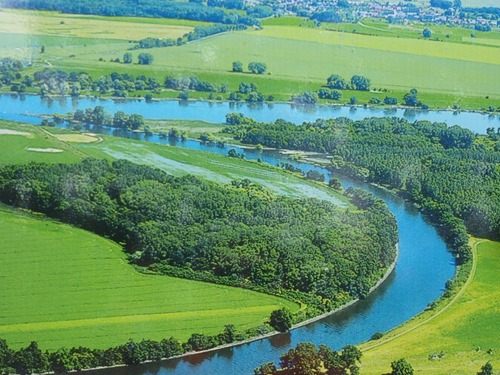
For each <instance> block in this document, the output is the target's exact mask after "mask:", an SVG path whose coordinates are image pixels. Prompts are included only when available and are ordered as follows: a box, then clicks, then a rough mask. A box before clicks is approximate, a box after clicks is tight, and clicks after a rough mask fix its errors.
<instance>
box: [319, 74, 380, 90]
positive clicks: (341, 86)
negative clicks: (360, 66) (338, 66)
mask: <svg viewBox="0 0 500 375" xmlns="http://www.w3.org/2000/svg"><path fill="white" fill-rule="evenodd" d="M326 86H327V87H329V88H331V89H337V90H360V91H370V86H371V81H370V79H369V78H366V77H364V76H360V75H353V76H352V77H351V81H350V82H348V81H346V80H345V79H344V78H342V77H341V76H339V75H338V74H332V75H331V76H330V77H328V79H327V80H326Z"/></svg>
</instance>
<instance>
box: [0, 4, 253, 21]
mask: <svg viewBox="0 0 500 375" xmlns="http://www.w3.org/2000/svg"><path fill="white" fill-rule="evenodd" d="M2 5H3V6H4V7H5V8H20V9H34V10H52V11H59V12H63V13H73V14H96V15H101V16H133V17H153V18H179V19H186V20H194V21H206V22H215V23H225V24H243V25H247V26H253V25H260V21H259V20H257V19H255V18H253V17H250V16H248V15H242V14H239V13H237V12H228V11H224V10H222V9H218V8H213V7H209V6H205V5H202V4H198V3H196V2H176V1H160V0H141V1H137V0H115V1H112V2H111V1H94V0H78V1H68V0H3V2H2Z"/></svg>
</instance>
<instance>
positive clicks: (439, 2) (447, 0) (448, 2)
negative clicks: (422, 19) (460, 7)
mask: <svg viewBox="0 0 500 375" xmlns="http://www.w3.org/2000/svg"><path fill="white" fill-rule="evenodd" d="M430 4H431V7H435V8H441V9H450V8H453V6H454V4H455V3H454V1H453V0H431V3H430Z"/></svg>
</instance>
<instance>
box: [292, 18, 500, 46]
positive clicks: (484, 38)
mask: <svg viewBox="0 0 500 375" xmlns="http://www.w3.org/2000/svg"><path fill="white" fill-rule="evenodd" d="M290 22H291V21H290ZM321 28H322V29H325V30H334V31H340V32H344V33H355V34H364V35H371V36H381V37H392V38H404V39H403V40H405V39H423V36H422V32H423V30H424V29H425V28H429V29H430V30H431V32H432V36H431V38H430V39H431V40H433V41H441V42H447V43H449V42H453V43H466V44H477V45H481V44H486V45H495V44H492V43H491V42H495V41H498V40H500V33H499V32H498V31H492V32H485V31H477V30H471V29H466V28H463V27H457V26H449V25H440V24H431V25H429V24H424V23H421V22H411V23H409V24H405V25H401V24H391V23H389V22H387V21H385V20H380V19H363V20H361V21H359V22H358V23H355V24H353V23H328V22H323V23H322V24H321ZM472 34H473V35H474V36H475V37H474V38H471V35H472ZM438 45H439V44H438ZM496 46H498V45H496Z"/></svg>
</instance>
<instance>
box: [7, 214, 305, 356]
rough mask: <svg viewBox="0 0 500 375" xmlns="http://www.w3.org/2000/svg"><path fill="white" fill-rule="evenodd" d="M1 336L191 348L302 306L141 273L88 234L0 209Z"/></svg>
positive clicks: (47, 342) (18, 342)
mask: <svg viewBox="0 0 500 375" xmlns="http://www.w3.org/2000/svg"><path fill="white" fill-rule="evenodd" d="M0 222H1V223H2V224H1V225H0V237H1V238H2V244H1V245H0V264H1V265H2V266H1V268H0V277H1V279H2V290H1V291H0V299H1V300H2V304H1V306H0V337H2V338H4V339H6V340H7V342H8V343H9V345H10V346H12V347H14V348H19V347H21V346H25V345H27V344H29V342H30V341H32V340H35V341H38V343H39V344H40V345H41V347H42V348H43V349H58V348H61V347H71V346H80V345H83V346H88V347H92V348H106V347H110V346H114V345H118V344H122V343H125V342H126V341H127V340H129V339H130V338H132V339H135V340H141V339H144V338H149V339H156V340H160V339H162V338H168V337H170V336H174V337H175V338H177V339H180V340H186V339H187V338H188V337H189V336H190V335H191V334H192V333H205V334H216V333H219V332H222V330H223V329H224V325H225V324H234V325H235V326H236V327H237V329H239V330H244V329H246V328H251V327H257V326H259V325H261V324H262V323H263V322H264V321H265V320H266V319H267V318H268V317H269V315H270V313H271V311H273V310H275V309H277V308H280V307H282V306H287V307H289V308H290V309H292V310H296V309H297V308H298V306H296V305H295V304H293V303H291V302H288V301H285V300H282V299H280V298H277V297H273V296H269V295H266V294H261V293H255V292H252V291H248V290H243V289H238V288H230V287H225V286H219V285H214V284H208V283H201V282H195V281H190V280H183V279H177V278H172V277H166V276H158V275H148V274H142V273H139V272H138V271H136V270H135V268H134V267H133V266H131V265H129V264H128V262H127V260H126V257H125V255H124V253H123V252H122V250H121V247H120V246H118V245H117V244H115V243H113V242H111V241H109V240H107V239H104V238H101V237H99V236H96V235H94V234H92V233H89V232H86V231H84V230H80V229H76V228H73V227H70V226H68V225H65V224H61V223H57V222H53V221H51V220H48V219H44V218H43V217H40V218H37V217H34V216H32V215H28V214H26V213H22V212H19V211H14V210H13V209H10V208H6V207H5V206H0Z"/></svg>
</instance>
